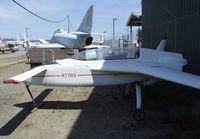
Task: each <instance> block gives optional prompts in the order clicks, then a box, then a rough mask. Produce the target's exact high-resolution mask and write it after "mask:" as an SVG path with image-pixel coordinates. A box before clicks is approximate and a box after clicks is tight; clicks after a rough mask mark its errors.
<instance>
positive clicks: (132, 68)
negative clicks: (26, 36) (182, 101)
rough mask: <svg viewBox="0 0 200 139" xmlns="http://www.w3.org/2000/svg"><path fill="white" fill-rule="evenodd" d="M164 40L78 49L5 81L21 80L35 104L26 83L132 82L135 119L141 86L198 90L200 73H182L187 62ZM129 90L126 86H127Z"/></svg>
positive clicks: (60, 84) (70, 84) (86, 83)
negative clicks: (155, 44) (145, 44)
mask: <svg viewBox="0 0 200 139" xmlns="http://www.w3.org/2000/svg"><path fill="white" fill-rule="evenodd" d="M165 43H166V40H162V41H161V42H160V44H159V46H158V47H157V49H156V50H152V49H146V48H102V49H91V50H86V51H83V52H80V53H79V54H78V55H75V56H73V57H71V58H68V59H64V60H56V61H54V62H52V63H51V64H49V65H43V66H39V67H36V68H34V69H32V70H29V71H27V72H24V73H22V74H20V75H17V76H14V77H12V78H9V79H7V80H4V83H13V84H18V83H21V82H24V83H25V84H26V87H27V90H28V92H29V94H30V96H31V98H32V101H33V104H34V106H37V104H36V102H35V100H34V98H33V96H32V94H31V92H30V90H29V85H42V86H63V87H66V86H104V85H119V84H131V83H135V87H136V110H137V112H136V114H135V118H136V120H141V119H143V113H142V112H141V111H140V110H141V104H142V96H141V85H148V84H152V83H154V82H155V81H157V80H160V79H163V80H167V81H171V82H175V83H179V84H182V85H186V86H189V87H193V88H196V89H200V76H197V75H192V74H189V73H186V72H182V67H183V66H184V65H185V64H186V63H187V61H186V60H185V59H184V58H183V56H182V55H181V54H178V53H171V52H165V51H163V50H164V47H165ZM127 90H128V89H127Z"/></svg>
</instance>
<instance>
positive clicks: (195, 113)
mask: <svg viewBox="0 0 200 139" xmlns="http://www.w3.org/2000/svg"><path fill="white" fill-rule="evenodd" d="M122 90H123V89H122ZM122 90H120V87H119V86H113V87H96V88H95V89H94V90H93V93H92V94H91V96H90V98H89V100H88V101H87V102H86V104H84V107H82V108H83V109H82V113H81V115H80V116H79V118H78V120H77V122H76V124H75V125H74V128H73V130H72V131H71V134H70V135H69V136H68V137H67V138H69V139H79V138H83V139H88V138H91V139H93V138H97V139H98V138H99V139H101V138H115V139H122V138H123V139H126V138H136V139H159V138H162V139H177V138H182V139H184V138H193V139H194V138H200V133H199V131H200V92H199V91H197V90H194V89H191V88H187V87H183V86H180V85H176V84H172V83H168V82H163V83H160V84H156V85H153V86H149V87H143V88H142V91H143V109H144V111H145V113H146V119H145V120H144V121H142V122H136V121H134V120H133V114H134V110H135V96H134V95H133V96H132V97H131V98H129V99H126V100H123V99H121V98H120V93H121V92H122Z"/></svg>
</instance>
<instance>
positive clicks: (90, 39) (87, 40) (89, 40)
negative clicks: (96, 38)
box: [85, 37, 93, 46]
mask: <svg viewBox="0 0 200 139" xmlns="http://www.w3.org/2000/svg"><path fill="white" fill-rule="evenodd" d="M92 41H93V38H92V37H88V38H87V39H86V40H85V45H86V46H88V45H91V44H92Z"/></svg>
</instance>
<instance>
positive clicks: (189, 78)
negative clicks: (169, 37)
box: [92, 62, 200, 89]
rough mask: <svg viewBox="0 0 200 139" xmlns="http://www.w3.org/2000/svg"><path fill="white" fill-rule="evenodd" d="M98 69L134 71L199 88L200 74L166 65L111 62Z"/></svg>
mask: <svg viewBox="0 0 200 139" xmlns="http://www.w3.org/2000/svg"><path fill="white" fill-rule="evenodd" d="M92 70H99V71H109V72H122V73H136V74H143V75H147V76H151V77H154V78H159V79H163V80H167V81H171V82H174V83H179V84H182V85H185V86H189V87H192V88H196V89H200V76H197V75H194V74H190V73H186V72H182V71H179V70H175V69H170V68H167V67H162V66H160V65H157V64H155V63H142V62H140V63H139V62H138V63H131V64H130V63H126V62H124V63H122V62H120V64H119V63H112V64H105V65H104V66H103V67H101V68H98V69H92Z"/></svg>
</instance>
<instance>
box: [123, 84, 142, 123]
mask: <svg viewBox="0 0 200 139" xmlns="http://www.w3.org/2000/svg"><path fill="white" fill-rule="evenodd" d="M131 86H132V84H128V85H127V87H126V91H125V92H124V93H123V94H122V97H127V96H128V95H129V94H130V92H131V93H136V111H135V113H134V119H135V120H136V121H141V120H143V119H144V112H143V111H142V92H141V83H139V82H138V83H135V91H131V89H132V87H131Z"/></svg>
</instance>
